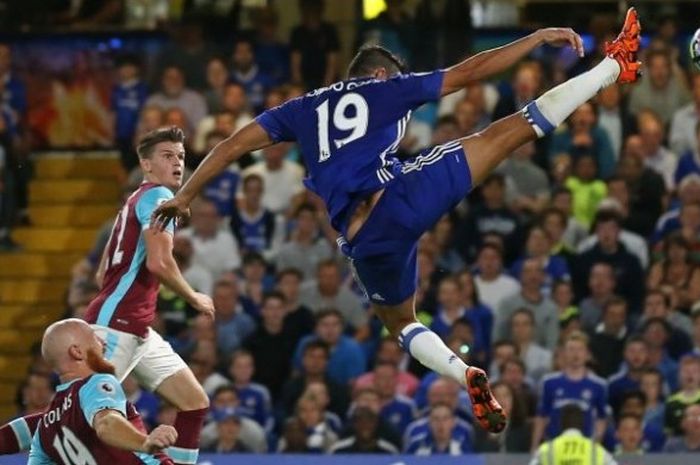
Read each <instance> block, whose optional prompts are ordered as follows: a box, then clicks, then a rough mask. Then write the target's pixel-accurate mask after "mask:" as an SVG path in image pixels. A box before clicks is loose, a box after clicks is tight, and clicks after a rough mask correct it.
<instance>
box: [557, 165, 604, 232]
mask: <svg viewBox="0 0 700 465" xmlns="http://www.w3.org/2000/svg"><path fill="white" fill-rule="evenodd" d="M596 170H597V162H596V159H595V157H594V156H593V154H591V153H582V154H580V155H579V156H578V157H577V158H576V161H575V163H574V175H573V176H570V177H569V178H567V180H566V182H565V186H566V188H567V189H569V191H570V192H571V197H572V206H573V207H572V214H573V216H574V217H575V218H576V220H578V222H579V223H581V224H582V225H583V226H584V227H590V226H591V224H592V223H593V219H594V217H595V213H596V211H597V209H598V204H599V203H600V202H601V201H602V200H603V199H604V198H605V197H606V196H607V195H608V189H607V186H606V185H605V182H603V181H601V180H600V179H598V178H596Z"/></svg>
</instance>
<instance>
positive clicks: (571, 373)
mask: <svg viewBox="0 0 700 465" xmlns="http://www.w3.org/2000/svg"><path fill="white" fill-rule="evenodd" d="M587 371H588V369H587V368H586V367H585V366H582V367H567V368H565V369H564V373H565V374H566V377H567V378H569V379H573V380H580V379H583V378H584V377H585V376H586V372H587Z"/></svg>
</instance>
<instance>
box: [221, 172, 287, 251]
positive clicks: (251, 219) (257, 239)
mask: <svg viewBox="0 0 700 465" xmlns="http://www.w3.org/2000/svg"><path fill="white" fill-rule="evenodd" d="M264 191H265V184H264V181H263V179H262V177H261V176H259V175H257V174H249V175H248V176H246V177H245V178H243V189H242V193H243V198H242V199H241V201H240V206H239V208H236V209H234V210H233V212H232V215H231V231H232V232H233V235H234V236H235V237H236V241H237V242H238V244H239V245H240V247H241V250H242V251H243V253H247V252H257V253H259V254H262V255H263V257H264V258H265V259H266V260H272V259H274V258H275V255H276V254H277V252H278V251H279V249H280V247H281V246H282V243H283V242H284V236H285V232H286V231H285V224H284V218H283V217H282V216H281V215H274V214H273V213H272V212H271V211H270V210H268V209H266V208H265V207H263V205H262V197H263V192H264Z"/></svg>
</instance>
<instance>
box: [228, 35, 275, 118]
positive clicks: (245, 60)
mask: <svg viewBox="0 0 700 465" xmlns="http://www.w3.org/2000/svg"><path fill="white" fill-rule="evenodd" d="M231 62H232V64H233V67H232V69H231V80H232V81H233V82H237V83H239V84H240V85H242V86H243V87H244V89H245V93H246V95H247V97H248V101H249V102H250V106H251V107H253V110H254V111H255V113H256V114H257V113H260V112H261V111H262V110H263V107H264V103H265V94H266V93H267V91H268V90H270V88H272V86H273V81H272V78H271V77H270V76H268V75H267V74H266V73H265V72H264V71H262V70H261V69H260V67H259V66H258V63H257V60H256V58H255V48H254V47H253V42H252V41H251V40H249V39H246V38H244V37H242V38H240V39H238V40H237V41H236V43H235V45H234V46H233V53H232V55H231Z"/></svg>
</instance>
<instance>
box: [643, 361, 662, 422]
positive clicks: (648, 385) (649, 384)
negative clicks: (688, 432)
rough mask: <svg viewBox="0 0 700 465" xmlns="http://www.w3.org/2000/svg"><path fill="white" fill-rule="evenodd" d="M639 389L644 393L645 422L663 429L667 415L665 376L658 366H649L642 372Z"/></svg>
mask: <svg viewBox="0 0 700 465" xmlns="http://www.w3.org/2000/svg"><path fill="white" fill-rule="evenodd" d="M639 389H640V390H641V391H642V393H644V398H645V400H646V404H645V406H644V423H645V424H653V425H655V427H656V428H657V429H660V430H662V431H663V428H664V420H665V415H666V405H665V401H664V393H663V391H664V378H663V375H662V374H661V372H660V371H659V370H657V369H656V368H648V369H646V370H644V371H643V372H642V378H641V381H640V382H639Z"/></svg>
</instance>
